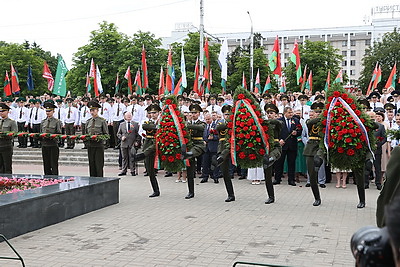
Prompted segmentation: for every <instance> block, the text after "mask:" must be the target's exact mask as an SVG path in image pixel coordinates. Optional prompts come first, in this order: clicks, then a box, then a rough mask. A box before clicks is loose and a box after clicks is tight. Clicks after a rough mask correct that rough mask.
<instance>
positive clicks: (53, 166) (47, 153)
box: [42, 146, 60, 175]
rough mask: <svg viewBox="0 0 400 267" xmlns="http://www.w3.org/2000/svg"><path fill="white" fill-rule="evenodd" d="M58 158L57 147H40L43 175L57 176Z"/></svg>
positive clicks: (58, 151)
mask: <svg viewBox="0 0 400 267" xmlns="http://www.w3.org/2000/svg"><path fill="white" fill-rule="evenodd" d="M59 156H60V149H59V148H58V146H42V158H43V169H44V175H58V159H59Z"/></svg>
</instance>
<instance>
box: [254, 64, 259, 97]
mask: <svg viewBox="0 0 400 267" xmlns="http://www.w3.org/2000/svg"><path fill="white" fill-rule="evenodd" d="M259 92H261V83H260V69H257V75H256V83H255V84H254V93H255V94H258V93H259Z"/></svg>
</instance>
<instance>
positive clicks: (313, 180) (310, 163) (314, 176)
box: [306, 156, 321, 200]
mask: <svg viewBox="0 0 400 267" xmlns="http://www.w3.org/2000/svg"><path fill="white" fill-rule="evenodd" d="M306 165H307V172H308V175H309V177H310V186H311V191H312V193H313V195H314V198H315V200H318V199H319V200H320V199H321V196H320V194H319V188H318V172H317V171H316V170H315V167H314V157H310V156H306Z"/></svg>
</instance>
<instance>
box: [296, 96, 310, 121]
mask: <svg viewBox="0 0 400 267" xmlns="http://www.w3.org/2000/svg"><path fill="white" fill-rule="evenodd" d="M297 99H298V100H299V104H298V105H297V106H296V107H295V110H296V109H297V110H299V111H300V114H299V115H300V118H302V119H304V120H305V121H306V120H308V119H309V118H310V106H309V105H307V101H308V96H306V95H300V96H299V97H298V98H297Z"/></svg>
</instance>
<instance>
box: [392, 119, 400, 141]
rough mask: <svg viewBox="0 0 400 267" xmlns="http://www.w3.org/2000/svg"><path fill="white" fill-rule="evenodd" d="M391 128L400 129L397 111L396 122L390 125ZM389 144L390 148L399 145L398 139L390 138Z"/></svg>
mask: <svg viewBox="0 0 400 267" xmlns="http://www.w3.org/2000/svg"><path fill="white" fill-rule="evenodd" d="M391 130H400V113H397V115H396V124H394V125H393V126H392V128H391ZM390 145H391V147H392V148H395V147H396V146H398V145H400V140H396V139H394V140H393V139H392V140H391V142H390Z"/></svg>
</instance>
